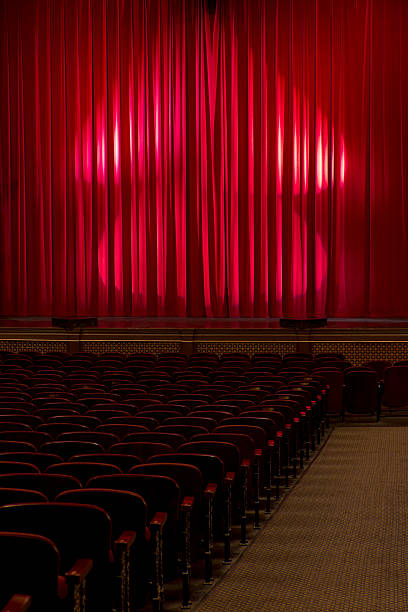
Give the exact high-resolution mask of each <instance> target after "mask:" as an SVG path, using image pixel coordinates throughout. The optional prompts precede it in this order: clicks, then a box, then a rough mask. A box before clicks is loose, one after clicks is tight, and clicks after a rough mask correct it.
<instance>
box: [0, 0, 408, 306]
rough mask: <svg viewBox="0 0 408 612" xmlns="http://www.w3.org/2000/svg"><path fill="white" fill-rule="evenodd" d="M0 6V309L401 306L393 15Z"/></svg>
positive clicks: (396, 25) (402, 245)
mask: <svg viewBox="0 0 408 612" xmlns="http://www.w3.org/2000/svg"><path fill="white" fill-rule="evenodd" d="M216 7H217V8H216V11H215V13H210V12H209V11H208V9H207V6H206V3H205V2H204V0H195V1H187V0H37V1H35V0H3V2H2V3H1V6H0V91H1V92H2V93H1V96H0V187H1V210H0V215H1V216H0V283H1V291H0V313H1V314H5V315H20V316H25V315H51V314H55V315H90V314H93V315H100V316H102V315H119V316H125V315H143V316H183V317H184V316H209V317H218V316H231V317H268V316H272V317H273V316H282V315H283V316H296V317H304V316H325V315H327V316H339V317H359V316H363V317H366V316H372V317H375V316H377V317H379V316H385V317H397V316H406V313H407V312H408V283H407V281H408V242H407V229H408V217H407V187H408V184H407V159H408V111H407V109H408V37H407V36H406V35H405V33H406V31H407V30H408V3H407V2H406V0H392V1H390V0H345V1H344V2H335V1H334V0H239V1H236V0H218V2H217V4H216Z"/></svg>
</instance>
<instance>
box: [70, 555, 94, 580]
mask: <svg viewBox="0 0 408 612" xmlns="http://www.w3.org/2000/svg"><path fill="white" fill-rule="evenodd" d="M92 568H93V561H92V559H78V560H77V561H76V562H75V565H74V566H73V567H71V569H70V570H69V571H68V572H66V574H65V578H66V579H67V580H68V581H70V582H73V583H76V584H79V583H80V582H82V581H83V580H85V578H86V577H87V575H88V574H89V572H90V571H91V569H92Z"/></svg>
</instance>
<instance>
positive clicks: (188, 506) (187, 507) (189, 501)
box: [181, 497, 194, 512]
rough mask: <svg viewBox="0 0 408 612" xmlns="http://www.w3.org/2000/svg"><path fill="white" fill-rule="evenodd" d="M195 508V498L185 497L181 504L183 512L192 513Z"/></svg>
mask: <svg viewBox="0 0 408 612" xmlns="http://www.w3.org/2000/svg"><path fill="white" fill-rule="evenodd" d="M193 506H194V497H184V498H183V500H182V502H181V509H182V510H183V511H187V512H191V510H192V509H193Z"/></svg>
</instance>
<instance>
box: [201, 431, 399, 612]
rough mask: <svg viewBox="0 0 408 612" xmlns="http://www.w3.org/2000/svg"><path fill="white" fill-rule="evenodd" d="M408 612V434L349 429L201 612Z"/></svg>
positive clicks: (328, 446)
mask: <svg viewBox="0 0 408 612" xmlns="http://www.w3.org/2000/svg"><path fill="white" fill-rule="evenodd" d="M198 611H199V612H217V611H222V612H244V611H251V612H256V611H271V612H272V611H273V612H277V611H282V612H283V611H284V612H360V611H361V612H402V611H404V612H408V427H381V428H374V427H339V428H336V429H335V431H334V432H333V433H332V435H331V437H330V439H329V440H328V442H327V444H326V445H325V447H324V448H323V450H322V452H321V453H320V455H319V456H318V457H317V458H316V460H315V461H314V463H313V465H312V466H311V467H310V469H309V470H308V471H307V472H306V473H305V475H304V476H303V478H302V479H301V480H300V481H299V482H298V484H297V485H296V487H295V488H294V489H293V490H292V491H291V493H290V494H289V495H288V496H287V498H286V499H285V500H284V502H283V503H282V504H281V506H280V507H279V509H278V510H277V512H276V513H275V514H274V515H273V516H272V517H271V519H270V520H269V521H268V523H267V524H266V526H265V528H264V529H263V531H262V533H260V534H259V536H258V537H257V538H256V539H255V540H254V542H253V544H252V545H251V546H250V547H249V548H248V549H247V550H246V551H245V553H244V554H243V555H242V557H241V559H240V560H239V561H238V562H237V563H236V564H235V565H234V566H233V567H231V569H230V571H229V572H228V573H227V574H226V575H225V576H224V577H223V578H222V579H221V581H220V582H219V583H218V584H216V585H215V586H214V587H213V588H212V589H211V591H210V592H209V593H208V595H207V596H206V597H205V598H204V599H202V600H201V602H200V603H198V604H197V606H195V607H194V612H198Z"/></svg>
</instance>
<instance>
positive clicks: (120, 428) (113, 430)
mask: <svg viewBox="0 0 408 612" xmlns="http://www.w3.org/2000/svg"><path fill="white" fill-rule="evenodd" d="M143 431H150V430H149V428H148V427H146V426H145V425H135V424H133V425H131V424H124V423H122V424H120V423H104V424H102V425H98V427H96V429H95V432H101V433H110V434H113V435H115V436H116V437H117V438H118V441H119V440H122V439H123V438H124V437H125V436H128V435H129V434H131V433H141V432H143Z"/></svg>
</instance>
